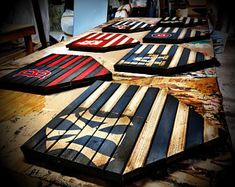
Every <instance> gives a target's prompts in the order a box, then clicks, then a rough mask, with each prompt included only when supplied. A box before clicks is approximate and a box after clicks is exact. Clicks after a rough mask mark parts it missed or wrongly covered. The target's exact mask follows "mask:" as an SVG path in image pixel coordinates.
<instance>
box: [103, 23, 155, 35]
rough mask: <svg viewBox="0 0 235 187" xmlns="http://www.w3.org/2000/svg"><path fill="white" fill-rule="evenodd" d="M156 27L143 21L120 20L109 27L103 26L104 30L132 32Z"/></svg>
mask: <svg viewBox="0 0 235 187" xmlns="http://www.w3.org/2000/svg"><path fill="white" fill-rule="evenodd" d="M153 27H154V25H152V24H148V23H145V22H142V21H118V22H115V23H113V24H111V25H108V26H107V27H104V28H102V31H103V32H119V33H132V32H140V31H146V30H150V29H152V28H153Z"/></svg>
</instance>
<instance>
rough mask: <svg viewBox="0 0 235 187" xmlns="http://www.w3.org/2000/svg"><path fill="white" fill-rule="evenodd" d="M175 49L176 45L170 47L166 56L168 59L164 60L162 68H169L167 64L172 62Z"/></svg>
mask: <svg viewBox="0 0 235 187" xmlns="http://www.w3.org/2000/svg"><path fill="white" fill-rule="evenodd" d="M177 49H178V45H172V47H171V49H170V51H169V52H168V54H167V55H168V59H167V60H166V63H165V65H164V68H167V67H168V66H169V64H170V63H171V60H172V58H173V56H174V54H175V53H176V50H177Z"/></svg>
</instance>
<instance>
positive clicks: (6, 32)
mask: <svg viewBox="0 0 235 187" xmlns="http://www.w3.org/2000/svg"><path fill="white" fill-rule="evenodd" d="M35 33H36V31H35V27H34V26H33V25H21V24H19V25H18V24H10V25H4V26H3V27H2V29H1V30H0V43H3V42H8V41H13V40H17V39H19V38H24V42H25V47H26V53H27V54H30V53H32V52H33V51H34V50H33V42H32V37H31V35H32V34H35Z"/></svg>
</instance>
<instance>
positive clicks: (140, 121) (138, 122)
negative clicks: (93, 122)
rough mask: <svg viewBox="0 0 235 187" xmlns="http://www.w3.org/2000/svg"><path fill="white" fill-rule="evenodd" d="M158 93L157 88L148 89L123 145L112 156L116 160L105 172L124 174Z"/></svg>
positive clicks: (126, 133)
mask: <svg viewBox="0 0 235 187" xmlns="http://www.w3.org/2000/svg"><path fill="white" fill-rule="evenodd" d="M158 91H159V89H156V88H149V89H148V91H147V93H146V95H145V97H144V98H143V100H142V102H141V104H140V106H139V107H138V109H137V111H136V113H135V115H134V116H133V118H132V120H131V126H128V128H127V130H126V132H125V136H124V138H123V139H122V141H121V144H120V145H119V146H118V147H117V149H116V150H115V152H114V154H113V155H112V158H114V160H113V161H111V162H109V163H108V165H107V167H106V168H105V170H107V171H111V172H114V173H122V172H123V170H124V169H125V164H126V162H127V161H128V158H129V157H130V155H131V151H132V149H133V147H134V145H135V141H136V139H137V138H138V135H139V133H140V131H141V129H142V127H143V125H144V122H145V120H146V118H147V116H148V113H149V111H150V109H151V106H152V104H153V101H154V99H155V97H156V95H157V93H158Z"/></svg>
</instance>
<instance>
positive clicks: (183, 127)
mask: <svg viewBox="0 0 235 187" xmlns="http://www.w3.org/2000/svg"><path fill="white" fill-rule="evenodd" d="M188 112H189V107H188V106H187V105H185V104H183V103H181V102H179V105H178V109H177V112H176V116H175V122H174V127H173V131H172V135H171V140H170V144H169V147H168V152H167V157H170V156H172V155H175V154H177V153H180V152H183V151H184V146H185V141H186V131H187V122H188Z"/></svg>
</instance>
